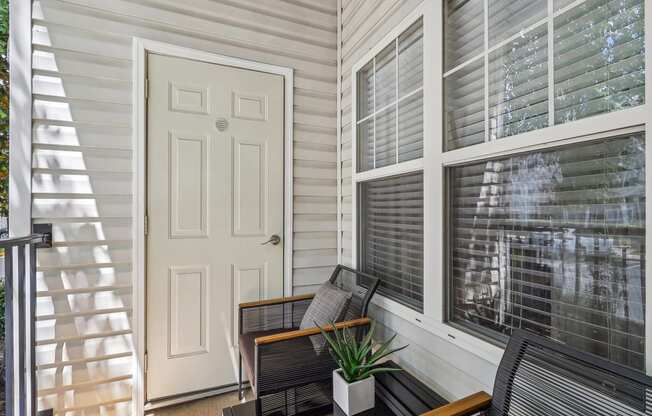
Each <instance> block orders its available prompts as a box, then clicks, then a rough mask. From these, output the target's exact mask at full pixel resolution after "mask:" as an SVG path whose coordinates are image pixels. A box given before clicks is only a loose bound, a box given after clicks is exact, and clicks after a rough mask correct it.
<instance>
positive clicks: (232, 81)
mask: <svg viewBox="0 0 652 416" xmlns="http://www.w3.org/2000/svg"><path fill="white" fill-rule="evenodd" d="M148 77H149V89H150V90H149V98H148V103H147V111H148V120H147V215H148V218H149V226H148V228H149V233H148V235H147V355H148V369H147V399H148V400H156V399H162V398H165V397H169V396H175V395H179V394H185V393H191V392H194V391H198V390H205V389H211V388H217V387H222V386H226V385H231V384H233V383H235V382H236V381H237V364H238V360H237V356H238V355H237V333H238V328H237V323H238V322H237V305H238V303H240V302H243V301H250V300H259V299H264V298H267V297H276V296H281V295H282V294H283V242H282V241H281V243H280V244H278V245H272V244H266V245H262V243H263V242H265V241H267V240H268V238H269V237H270V236H271V235H273V234H277V235H280V236H282V235H283V171H284V169H283V159H284V158H283V119H284V115H283V103H284V97H283V90H284V88H283V78H282V77H280V76H277V75H271V74H265V73H261V72H256V71H247V70H242V69H237V68H232V67H226V66H220V65H214V64H208V63H203V62H196V61H191V60H184V59H180V58H173V57H167V56H161V55H149V56H148Z"/></svg>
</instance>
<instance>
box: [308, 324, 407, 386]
mask: <svg viewBox="0 0 652 416" xmlns="http://www.w3.org/2000/svg"><path fill="white" fill-rule="evenodd" d="M315 325H316V323H315ZM331 326H332V327H333V328H334V330H333V335H330V334H328V333H327V332H326V331H325V330H324V328H322V327H321V326H319V325H317V327H318V328H319V330H320V331H321V333H322V335H323V336H324V338H326V342H328V346H329V347H330V348H329V351H330V353H331V355H332V356H333V359H334V360H335V362H336V363H337V365H338V366H339V367H340V369H342V372H341V374H342V377H343V378H344V380H346V382H347V383H355V382H356V381H360V380H364V379H365V378H367V377H369V376H371V375H373V374H378V373H386V372H390V371H401V369H400V368H389V367H377V366H376V364H377V363H378V362H379V361H380V360H382V359H383V358H385V357H387V356H388V355H390V354H393V353H395V352H397V351H400V350H402V349H405V348H407V345H404V346H402V347H399V348H394V349H390V345H391V344H392V342H393V341H394V338H396V335H397V334H394V336H392V337H391V338H390V339H389V340H387V341H385V342H383V343H380V344H377V343H375V342H374V340H373V339H374V333H375V331H376V323H375V322H374V321H372V322H371V326H370V327H369V332H367V334H366V335H365V337H364V338H363V339H362V341H360V342H358V340H356V339H355V337H354V336H353V335H352V334H351V331H350V330H349V329H348V328H342V329H339V330H338V329H337V328H335V323H334V322H333V323H331Z"/></svg>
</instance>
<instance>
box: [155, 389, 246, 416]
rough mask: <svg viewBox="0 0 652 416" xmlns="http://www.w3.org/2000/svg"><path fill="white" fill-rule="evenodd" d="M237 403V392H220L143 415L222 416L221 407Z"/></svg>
mask: <svg viewBox="0 0 652 416" xmlns="http://www.w3.org/2000/svg"><path fill="white" fill-rule="evenodd" d="M245 397H246V399H247V400H251V399H252V398H253V397H252V395H251V391H250V390H247V391H246V393H245ZM237 403H238V392H237V391H236V392H232V393H226V394H221V395H219V396H214V397H208V398H206V399H200V400H195V401H193V402H188V403H182V404H178V405H175V406H169V407H164V408H161V409H156V410H151V411H148V412H145V416H205V415H211V416H222V409H223V408H225V407H230V406H233V405H235V404H237Z"/></svg>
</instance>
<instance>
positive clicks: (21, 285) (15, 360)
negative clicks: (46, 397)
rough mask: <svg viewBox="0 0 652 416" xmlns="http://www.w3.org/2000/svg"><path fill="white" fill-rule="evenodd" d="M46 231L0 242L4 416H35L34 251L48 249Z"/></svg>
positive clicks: (35, 255) (49, 241)
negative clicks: (0, 258) (0, 257)
mask: <svg viewBox="0 0 652 416" xmlns="http://www.w3.org/2000/svg"><path fill="white" fill-rule="evenodd" d="M48 226H50V225H49V224H48ZM50 227H51V226H50ZM49 230H50V232H49V233H48V232H45V233H43V234H33V235H30V236H26V237H19V238H11V239H6V240H0V249H4V251H5V374H4V376H5V413H6V414H7V415H11V416H28V415H36V414H37V411H36V409H37V405H36V403H37V401H36V397H37V382H36V257H37V254H36V250H37V249H38V248H42V247H51V241H52V239H51V236H52V234H51V228H49ZM44 231H45V230H44ZM28 250H29V251H28ZM14 262H15V263H16V264H14ZM14 291H15V293H14ZM16 337H17V338H18V339H16ZM14 343H15V344H14ZM14 347H15V348H14Z"/></svg>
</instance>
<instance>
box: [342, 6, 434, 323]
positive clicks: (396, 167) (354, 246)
mask: <svg viewBox="0 0 652 416" xmlns="http://www.w3.org/2000/svg"><path fill="white" fill-rule="evenodd" d="M424 9H425V7H424V4H423V3H421V4H420V5H419V6H417V7H416V8H415V9H414V10H413V11H412V12H411V13H410V14H409V15H407V16H406V17H405V18H404V19H403V20H402V21H401V22H400V23H399V24H398V25H396V26H395V27H394V28H393V29H392V30H391V31H390V32H389V33H387V35H385V37H383V39H382V40H380V41H379V42H378V43H376V45H375V46H374V47H373V48H371V49H369V51H367V53H365V54H364V56H362V57H361V58H360V59H359V60H358V61H357V62H356V63H355V64H354V65H353V67H352V69H351V91H352V94H351V100H352V105H351V108H352V110H351V112H352V125H351V137H352V140H351V153H352V158H351V165H352V170H353V174H352V177H351V193H352V197H351V203H352V207H351V208H352V210H351V212H352V215H351V224H352V232H351V235H352V241H351V250H352V251H351V252H352V259H351V261H352V264H353V267H354V268H358V243H357V241H358V234H359V233H358V231H359V230H358V186H359V184H360V183H362V182H368V181H371V180H374V179H383V178H389V177H392V176H397V175H405V174H408V173H414V172H422V171H423V167H424V157H421V158H418V159H413V160H409V161H405V162H398V163H396V164H393V165H389V166H383V167H380V168H371V169H369V170H365V171H361V172H360V171H358V138H357V130H358V129H357V125H358V121H359V119H358V111H357V91H358V89H357V81H358V76H357V74H358V71H360V70H361V69H362V68H363V67H364V66H365V65H367V64H368V63H369V61H371V60H372V59H374V57H375V56H376V55H378V53H380V52H381V51H382V50H383V49H385V48H386V47H387V46H388V45H390V44H391V43H393V42H396V41H397V39H398V38H399V36H400V35H401V33H403V32H404V31H405V30H407V29H408V28H409V27H410V26H411V25H412V24H414V23H416V22H417V21H418V20H419V19H420V18H422V17H423V18H424V21H423V23H422V24H423V28H424V32H423V40H422V41H423V52H424V57H423V59H424V63H425V53H426V49H427V48H428V47H429V46H430V43H429V42H427V41H426V33H425V14H424ZM397 65H398V57H397ZM396 76H397V77H398V76H399V74H398V71H397V73H396ZM374 78H375V73H374ZM425 79H426V71H425V67H424V73H423V81H424V84H423V86H422V88H421V90H420V91H421V92H422V94H423V98H424V100H425V97H426V88H425ZM415 93H418V92H415ZM411 95H412V94H411ZM399 98H400V97H398V91H397V96H396V102H398V101H399ZM403 98H405V97H403ZM375 101H376V100H375V91H374V105H375V104H376V103H375ZM390 105H393V104H390ZM424 108H425V105H424ZM382 110H383V109H381V110H375V109H374V112H372V113H371V115H367V116H365V117H364V118H363V119H367V118H369V117H370V116H373V114H376V113H378V112H380V111H382ZM396 117H397V120H398V113H397V114H396ZM397 122H398V121H397ZM423 133H424V155H425V137H426V130H425V121H424V132H423ZM374 134H375V132H374ZM397 137H398V130H397ZM397 140H398V139H397ZM396 157H397V160H398V149H397V151H396ZM424 191H425V183H424ZM424 210H425V206H424ZM424 216H425V213H424ZM424 239H425V237H424ZM424 243H425V241H424ZM426 290H427V289H426V287H425V264H424V287H423V291H424V300H423V301H424V302H423V303H424V313H425V305H426V299H425V294H426ZM372 303H374V304H376V305H377V306H380V307H381V308H384V309H387V310H389V311H391V312H393V313H396V314H397V315H399V316H402V317H404V318H406V319H411V320H416V321H417V322H419V321H422V319H421V317H422V316H423V314H421V313H419V312H417V311H415V310H413V309H411V308H410V307H408V306H405V305H403V304H401V303H399V302H397V301H395V300H392V299H390V298H388V297H387V296H383V295H381V294H380V293H379V292H376V294H375V295H374V297H373V298H372Z"/></svg>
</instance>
